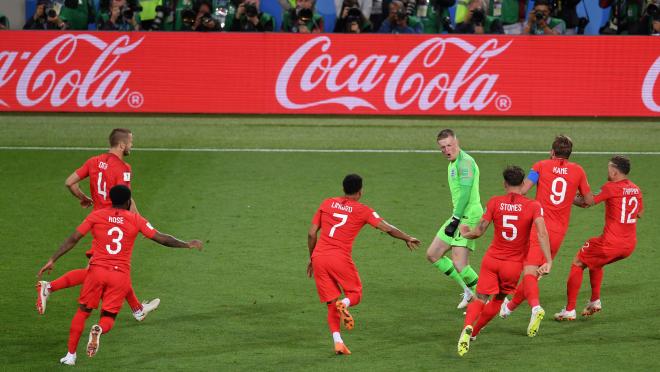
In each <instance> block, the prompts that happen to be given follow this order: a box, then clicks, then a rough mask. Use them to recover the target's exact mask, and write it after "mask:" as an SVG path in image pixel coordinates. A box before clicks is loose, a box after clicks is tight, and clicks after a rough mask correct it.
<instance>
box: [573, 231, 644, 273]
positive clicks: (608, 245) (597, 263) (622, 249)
mask: <svg viewBox="0 0 660 372" xmlns="http://www.w3.org/2000/svg"><path fill="white" fill-rule="evenodd" d="M634 250H635V246H634V245H633V246H632V247H631V246H630V245H629V244H622V243H613V242H608V241H606V240H605V239H603V237H601V236H598V237H595V238H591V239H589V240H587V241H586V242H585V243H584V245H583V246H582V248H580V251H579V252H578V254H577V258H578V260H580V261H582V263H584V264H585V265H587V267H589V268H590V269H597V268H600V267H603V266H605V265H607V264H611V263H613V262H616V261H619V260H623V259H624V258H626V257H628V256H630V255H631V254H632V253H633V251H634Z"/></svg>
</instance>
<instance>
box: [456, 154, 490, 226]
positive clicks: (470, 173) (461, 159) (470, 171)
mask: <svg viewBox="0 0 660 372" xmlns="http://www.w3.org/2000/svg"><path fill="white" fill-rule="evenodd" d="M447 175H448V179H449V190H450V191H451V201H452V204H453V205H454V210H453V212H452V214H453V215H454V216H456V217H458V218H460V219H468V220H474V219H476V220H478V219H479V218H481V215H482V214H483V208H482V207H481V198H480V197H479V167H478V166H477V162H475V161H474V159H473V158H472V157H471V156H470V155H468V154H467V153H466V152H465V151H463V150H461V151H460V152H459V153H458V156H457V157H456V160H454V161H452V162H450V163H449V166H448V167H447Z"/></svg>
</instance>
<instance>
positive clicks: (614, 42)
mask: <svg viewBox="0 0 660 372" xmlns="http://www.w3.org/2000/svg"><path fill="white" fill-rule="evenodd" d="M1 35H2V37H1V38H0V111H68V112H129V113H149V112H162V113H246V114H248V113H249V114H263V113H272V114H295V113H301V114H303V113H304V114H366V115H374V114H376V115H491V116H493V115H497V116H640V117H641V116H655V117H658V116H660V82H659V80H660V38H658V37H633V36H625V37H614V36H579V37H578V36H572V37H543V36H541V37H538V36H537V37H534V36H473V35H405V36H404V35H331V34H322V35H298V34H277V33H272V34H271V33H269V34H240V33H218V34H203V35H200V34H198V33H157V32H149V33H140V32H137V33H118V32H105V33H104V32H84V33H69V32H67V33H62V32H49V31H44V32H25V31H6V32H2V34H1Z"/></svg>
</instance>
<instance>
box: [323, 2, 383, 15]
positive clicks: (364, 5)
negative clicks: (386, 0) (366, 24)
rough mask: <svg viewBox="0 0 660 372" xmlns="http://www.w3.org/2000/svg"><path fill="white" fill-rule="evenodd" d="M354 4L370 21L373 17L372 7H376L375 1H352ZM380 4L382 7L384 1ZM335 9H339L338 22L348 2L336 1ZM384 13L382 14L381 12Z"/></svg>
mask: <svg viewBox="0 0 660 372" xmlns="http://www.w3.org/2000/svg"><path fill="white" fill-rule="evenodd" d="M352 3H355V5H354V6H355V7H357V8H358V9H360V12H361V13H362V15H364V17H365V18H366V19H369V17H371V11H372V7H373V5H374V1H373V0H355V1H352ZM380 4H381V6H382V4H383V2H382V0H381V1H380ZM335 8H336V9H337V20H339V18H340V16H341V15H342V14H343V12H344V9H345V8H346V0H343V1H342V0H335ZM381 13H382V12H381Z"/></svg>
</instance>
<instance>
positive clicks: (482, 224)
mask: <svg viewBox="0 0 660 372" xmlns="http://www.w3.org/2000/svg"><path fill="white" fill-rule="evenodd" d="M489 225H490V221H489V220H485V219H483V218H482V219H481V221H479V224H478V225H477V226H475V227H474V228H473V229H470V226H468V225H461V226H460V231H461V235H462V236H463V237H464V238H465V239H477V238H478V237H480V236H482V235H483V234H484V233H485V232H486V230H487V229H488V226H489Z"/></svg>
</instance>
